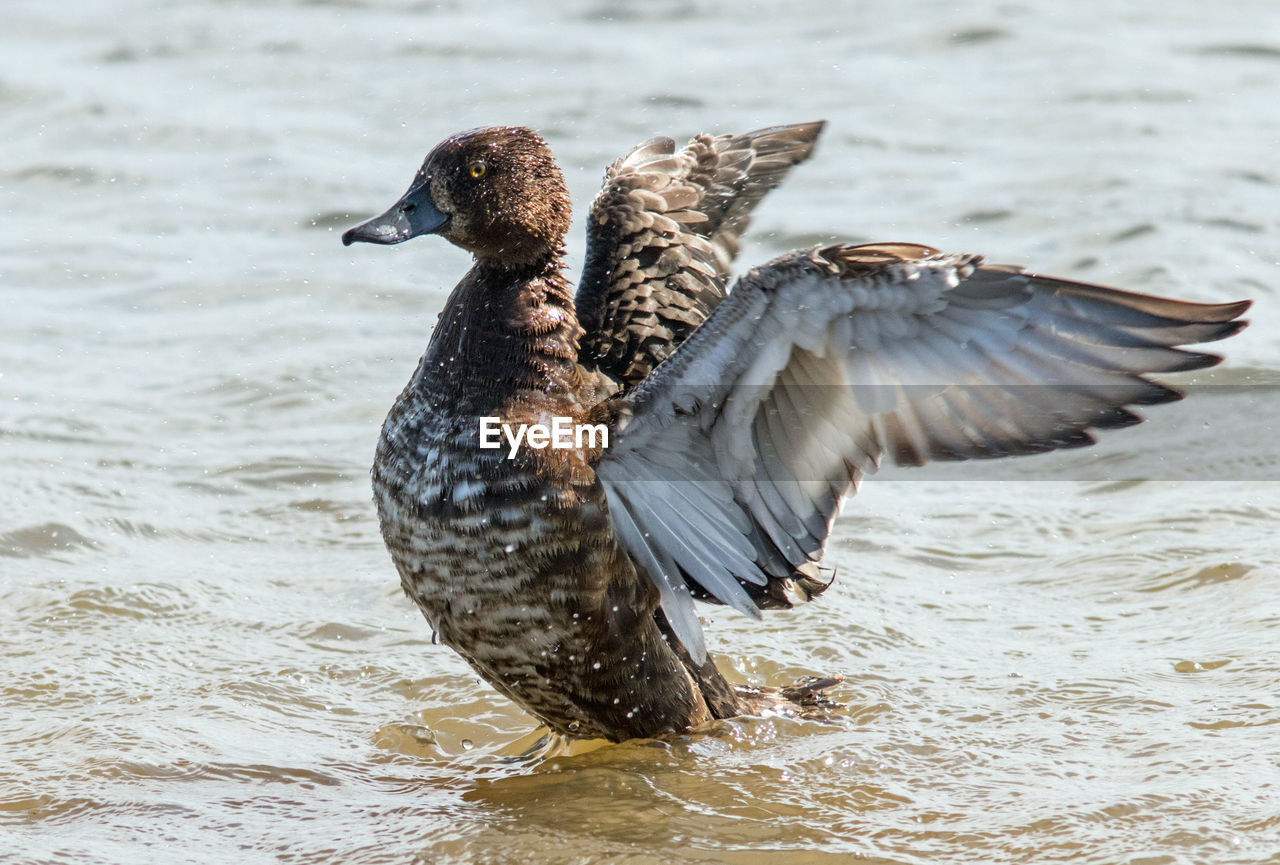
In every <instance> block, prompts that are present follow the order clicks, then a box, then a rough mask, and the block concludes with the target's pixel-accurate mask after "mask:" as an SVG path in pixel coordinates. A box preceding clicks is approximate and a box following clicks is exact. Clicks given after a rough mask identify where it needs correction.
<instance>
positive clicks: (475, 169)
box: [467, 162, 484, 179]
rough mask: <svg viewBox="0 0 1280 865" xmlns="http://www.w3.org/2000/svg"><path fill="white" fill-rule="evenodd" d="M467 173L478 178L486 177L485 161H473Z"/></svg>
mask: <svg viewBox="0 0 1280 865" xmlns="http://www.w3.org/2000/svg"><path fill="white" fill-rule="evenodd" d="M467 173H468V174H470V175H471V176H472V177H475V178H477V179H479V178H481V177H484V163H483V162H473V163H471V164H470V165H468V166H467Z"/></svg>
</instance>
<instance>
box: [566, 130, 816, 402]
mask: <svg viewBox="0 0 1280 865" xmlns="http://www.w3.org/2000/svg"><path fill="white" fill-rule="evenodd" d="M822 126H823V124H822V123H821V122H816V123H802V124H796V125H793V126H775V127H770V128H768V129H759V130H756V131H754V132H748V133H745V134H743V135H721V136H719V137H712V136H710V135H700V136H698V137H696V138H694V139H693V140H692V141H690V142H689V144H688V145H687V146H686V147H685V148H683V149H682V150H679V151H677V150H676V149H675V143H674V142H673V141H672V140H671V139H670V138H653V139H651V140H649V141H646V142H645V143H644V144H641V145H640V146H638V147H636V148H635V149H634V150H632V151H631V152H630V153H628V154H627V155H626V156H624V157H622V158H621V159H619V160H617V161H616V162H614V163H613V164H612V165H610V166H609V168H608V170H607V171H606V173H605V183H604V188H603V189H602V190H601V192H600V194H599V195H598V196H597V197H596V200H595V201H594V202H593V203H592V205H591V213H590V217H589V221H588V226H587V257H586V262H585V263H584V265H583V273H582V280H581V282H580V283H579V286H578V293H577V298H576V301H575V304H576V307H577V311H578V318H579V321H580V322H581V324H582V326H583V328H584V330H585V332H586V333H585V335H584V337H583V340H582V344H581V351H580V352H579V357H580V359H581V360H582V362H583V363H584V364H587V365H588V366H595V367H597V368H598V369H600V370H601V371H603V372H605V373H606V374H608V375H609V376H610V377H611V378H612V379H613V380H614V381H616V382H618V383H619V384H621V385H622V386H623V387H630V386H632V385H634V384H636V383H637V382H639V381H641V380H642V379H643V378H644V377H645V376H646V375H648V374H649V373H650V372H651V371H652V370H653V369H654V368H655V367H657V365H658V364H660V363H661V362H662V361H663V360H665V359H666V358H667V357H668V356H669V355H670V354H671V353H672V352H673V351H674V350H675V349H676V347H677V346H679V345H680V343H681V342H683V341H684V339H685V338H686V337H687V336H688V335H689V334H690V333H692V332H693V331H694V329H696V328H697V327H698V326H699V325H700V324H702V322H703V321H704V320H706V318H707V316H708V315H709V314H710V313H711V310H713V309H714V308H715V307H716V305H717V304H718V303H719V302H720V300H721V299H722V298H723V297H724V295H725V289H726V287H727V282H728V279H729V269H730V265H731V263H732V261H733V258H734V256H735V255H736V254H737V252H738V241H739V238H740V237H741V236H742V233H743V232H744V231H745V230H746V228H747V224H748V222H749V221H750V217H751V212H752V210H754V208H755V206H756V205H757V204H758V203H759V202H760V200H761V199H762V198H763V197H764V196H765V194H766V193H768V192H769V190H771V189H773V188H774V187H776V186H777V185H778V184H779V183H780V182H782V179H783V178H784V177H785V176H786V174H787V172H788V171H789V170H790V169H791V167H792V166H793V165H796V164H797V163H799V162H802V161H804V160H805V159H806V158H808V156H809V154H810V153H812V152H813V146H814V142H815V141H816V139H817V137H818V134H819V133H820V132H821V131H822Z"/></svg>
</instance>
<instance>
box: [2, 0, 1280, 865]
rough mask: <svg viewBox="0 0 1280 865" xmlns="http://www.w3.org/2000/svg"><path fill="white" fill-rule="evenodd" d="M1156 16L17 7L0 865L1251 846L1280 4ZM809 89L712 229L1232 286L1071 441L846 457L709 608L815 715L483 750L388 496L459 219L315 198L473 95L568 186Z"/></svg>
mask: <svg viewBox="0 0 1280 865" xmlns="http://www.w3.org/2000/svg"><path fill="white" fill-rule="evenodd" d="M1147 5H1149V6H1151V7H1152V8H1151V9H1149V10H1147V11H1145V12H1142V13H1141V14H1139V13H1136V12H1134V13H1127V12H1122V11H1117V10H1116V7H1115V5H1114V4H1108V3H1102V2H1095V0H1086V2H1084V3H1083V4H1075V5H1072V6H1069V7H1068V6H1061V7H1050V6H1049V5H1048V4H1040V5H1039V6H1033V5H1031V4H1026V5H1020V4H1005V5H1003V6H999V7H991V8H989V9H985V10H984V9H978V8H974V9H965V8H960V9H957V8H956V7H955V6H953V5H951V4H942V3H931V2H925V0H910V2H907V3H905V4H899V5H898V6H896V7H894V8H893V10H892V11H891V12H890V11H889V10H888V9H887V7H886V8H884V9H881V8H878V7H873V6H868V5H865V4H840V3H835V2H821V3H816V4H809V5H807V6H805V7H804V9H805V10H806V11H803V12H801V11H794V10H793V11H791V12H788V13H785V14H784V13H780V12H777V11H770V10H769V9H766V8H763V7H762V8H755V7H751V6H743V5H741V4H728V3H724V4H716V3H709V4H699V5H696V6H695V4H690V3H677V2H671V3H651V4H647V5H645V7H644V11H643V12H630V13H626V14H623V13H622V11H620V10H619V9H615V8H614V7H613V6H611V5H609V4H605V3H587V2H583V3H568V4H561V6H560V7H559V8H560V9H561V11H559V12H556V13H554V14H553V13H550V12H548V11H546V10H543V9H538V8H537V7H535V6H533V4H527V5H519V4H514V3H499V4H487V5H484V6H483V7H482V6H481V5H480V4H462V3H457V4H442V5H436V4H430V3H415V2H407V0H406V2H394V0H370V2H365V3H355V2H351V3H348V2H330V3H316V2H289V0H277V2H268V3H248V2H198V3H189V4H165V3H159V2H154V0H122V2H118V3H114V4H110V5H109V6H108V4H94V3H89V2H70V3H64V4H56V5H55V4H47V3H35V2H27V0H15V2H11V3H10V4H9V5H8V6H6V10H7V11H6V27H5V28H4V32H3V34H0V109H2V110H0V132H2V133H3V140H4V142H5V144H4V153H5V156H6V158H5V159H4V161H3V164H2V165H0V196H3V201H4V211H5V213H6V215H7V218H6V223H5V230H4V231H3V232H2V233H0V304H2V308H3V310H4V313H3V315H0V374H2V375H0V466H3V475H2V476H0V477H2V478H3V484H0V504H2V505H3V507H2V508H0V748H2V751H0V753H2V754H3V759H2V760H0V860H2V861H4V862H20V863H25V862H75V863H98V862H101V863H122V862H129V863H133V862H148V861H157V862H166V863H180V862H200V863H244V862H272V861H277V862H298V863H302V862H307V863H310V862H343V863H383V862H385V863H401V862H432V863H435V862H446V863H464V862H482V863H507V862H519V861H529V862H539V863H542V862H546V863H570V862H572V863H586V862H610V863H613V862H618V863H649V862H669V861H687V862H728V863H745V865H754V863H761V865H764V863H770V865H772V863H786V865H795V863H827V862H847V861H871V862H898V863H924V862H931V863H932V862H983V863H990V862H1068V861H1069V862H1088V863H1114V862H1131V863H1145V865H1154V863H1209V862H1212V863H1236V862H1239V863H1244V862H1266V861H1272V862H1280V840H1278V839H1280V686H1277V682H1280V581H1278V580H1280V541H1277V539H1276V525H1277V520H1278V519H1280V484H1278V483H1277V482H1278V481H1280V445H1278V444H1277V426H1278V421H1280V401H1277V399H1276V385H1277V383H1278V382H1280V347H1278V344H1277V340H1276V338H1275V333H1276V332H1277V331H1276V327H1277V325H1280V315H1278V314H1277V312H1276V309H1275V307H1276V299H1277V295H1278V294H1280V292H1278V290H1277V289H1278V287H1280V222H1278V221H1277V212H1280V211H1278V207H1277V205H1278V203H1280V169H1278V168H1277V161H1276V153H1277V152H1280V112H1277V110H1276V109H1275V94H1276V92H1277V85H1278V84H1280V41H1277V39H1278V38H1280V37H1277V35H1276V34H1280V7H1276V6H1275V5H1274V4H1273V3H1270V2H1264V0H1251V2H1242V3H1238V4H1235V5H1234V6H1233V7H1232V10H1231V14H1222V15H1219V16H1216V17H1206V16H1205V13H1204V9H1203V6H1202V4H1193V3H1190V2H1185V0H1177V2H1171V3H1165V4H1161V5H1158V6H1157V5H1155V4H1147ZM797 8H798V7H797ZM1058 8H1060V10H1061V11H1054V10H1055V9H1058ZM816 117H825V118H827V119H828V120H829V122H830V126H829V127H828V133H827V135H826V139H825V141H824V142H823V144H822V146H821V148H820V150H819V153H818V154H817V156H816V157H815V158H814V160H813V161H812V162H811V163H810V164H809V165H806V166H804V167H803V168H802V169H801V170H799V171H798V172H797V173H796V174H795V175H794V176H793V178H792V180H791V181H790V182H789V184H788V186H787V188H785V189H783V190H781V191H779V192H778V193H777V194H776V196H775V197H774V199H773V200H771V201H770V202H769V203H768V204H767V205H766V206H765V208H764V209H763V210H762V212H761V214H760V218H759V219H758V220H757V223H756V226H757V230H756V232H755V234H754V240H753V242H752V243H751V244H749V245H748V246H747V248H746V249H745V250H744V253H743V260H744V262H747V263H750V262H753V261H759V260H762V259H763V258H765V257H767V256H769V255H771V254H774V253H776V252H779V251H782V250H784V249H786V248H789V247H792V246H796V245H801V244H805V243H811V242H815V241H817V240H820V239H826V238H829V237H832V236H841V237H847V238H851V239H880V240H916V241H923V242H928V243H932V244H933V245H936V246H941V247H944V248H949V249H957V250H966V251H977V252H986V253H988V254H989V255H990V256H991V257H992V258H993V259H996V260H1010V261H1017V262H1023V263H1027V264H1030V265H1032V266H1034V267H1035V268H1036V269H1039V270H1042V271H1046V272H1051V273H1058V274H1061V275H1063V276H1074V277H1076V278H1081V279H1089V280H1096V281H1101V282H1107V283H1110V284H1115V285H1120V286H1123V287H1127V288H1132V289H1136V290H1144V291H1153V292H1158V293H1167V294H1172V295H1177V296H1183V297H1187V298H1190V299H1196V300H1204V301H1226V300H1234V299H1237V298H1240V297H1254V298H1256V299H1257V300H1258V301H1259V303H1258V306H1257V307H1256V310H1255V312H1254V314H1253V315H1252V318H1253V320H1254V325H1253V327H1252V328H1251V329H1250V330H1249V331H1247V332H1246V333H1245V334H1244V335H1242V336H1241V337H1239V338H1237V339H1233V340H1231V341H1230V342H1229V343H1225V344H1223V346H1222V349H1223V350H1224V351H1225V352H1226V353H1227V354H1228V355H1229V360H1228V363H1227V364H1226V365H1224V366H1223V367H1220V368H1218V369H1216V370H1212V371H1209V372H1206V373H1201V374H1198V376H1197V377H1196V378H1195V379H1192V380H1190V381H1189V382H1187V383H1188V384H1189V386H1190V389H1191V397H1190V398H1189V399H1188V400H1186V401H1185V402H1183V403H1180V404H1178V405H1175V406H1165V407H1158V408H1155V409H1153V410H1151V412H1150V416H1151V417H1152V421H1151V422H1150V423H1149V424H1147V425H1144V426H1143V427H1140V428H1137V429H1134V430H1127V431H1122V432H1118V433H1116V434H1114V435H1111V436H1108V437H1107V439H1106V440H1105V442H1104V443H1103V444H1102V445H1101V446H1099V447H1098V448H1096V449H1093V450H1090V451H1087V452H1077V453H1072V454H1068V455H1061V456H1052V457H1048V458H1044V459H1034V460H1025V461H1012V462H1009V463H1006V464H996V463H991V464H986V465H982V466H959V467H945V468H942V469H930V470H921V471H915V472H905V471H900V472H892V473H891V472H886V473H884V474H883V475H882V476H880V477H879V478H877V479H876V480H873V481H871V482H870V483H868V484H867V485H866V487H865V488H864V490H863V492H862V493H861V494H860V495H859V496H858V497H857V498H856V499H855V500H854V501H852V502H850V503H849V505H848V506H847V508H846V510H845V515H844V516H843V517H842V518H841V520H840V521H839V522H838V523H837V527H836V531H835V535H834V538H833V541H832V544H831V550H830V555H829V561H830V562H831V563H833V564H835V565H836V566H837V568H838V570H839V573H838V578H837V585H836V586H835V588H833V589H832V590H831V591H830V592H829V593H828V594H827V595H826V596H825V597H824V598H823V600H822V602H821V603H819V604H814V605H811V606H810V607H809V608H807V609H803V610H798V611H794V612H790V613H779V614H774V615H771V616H769V617H767V618H766V621H765V623H764V625H762V626H757V625H754V624H752V623H750V622H748V621H746V620H745V619H743V618H742V617H740V616H738V615H736V614H734V613H731V612H724V611H721V610H714V609H708V610H707V613H708V615H709V616H710V617H711V619H712V621H711V622H710V624H709V626H708V630H709V639H710V642H711V644H712V645H713V646H714V647H718V650H719V653H718V658H719V660H720V661H721V663H722V666H725V667H727V668H729V669H731V670H732V671H733V673H734V675H735V676H736V678H737V679H739V680H741V681H750V682H758V683H764V682H771V683H777V682H782V681H787V680H790V679H792V678H795V677H797V676H800V675H805V674H812V673H843V674H844V675H845V676H846V677H847V682H846V684H845V685H843V686H842V687H841V688H840V689H839V690H838V696H839V698H840V699H841V700H842V701H843V702H844V703H845V704H846V706H845V708H844V709H843V710H842V720H841V723H838V724H834V725H822V724H815V723H800V722H795V721H789V720H785V719H743V720H738V721H733V722H728V723H724V724H722V725H721V726H720V727H719V728H718V729H716V730H714V731H712V732H711V733H709V734H706V735H699V736H695V737H690V738H684V739H679V740H676V741H672V742H632V743H627V744H624V745H618V746H609V747H605V748H601V749H598V750H595V751H591V752H590V753H583V754H578V755H573V756H569V755H560V756H550V757H545V758H541V759H535V760H511V759H510V755H512V754H515V753H518V752H519V751H520V749H521V747H522V746H523V745H525V744H527V743H528V741H529V737H528V734H529V733H530V732H531V731H532V729H533V725H532V723H531V722H530V721H529V719H528V718H527V717H525V716H523V715H522V714H521V713H520V712H519V711H518V710H516V709H515V708H513V707H512V706H511V705H510V704H508V703H507V702H506V701H504V700H502V699H501V698H499V697H497V696H496V695H495V694H494V693H493V692H492V691H490V690H489V689H488V688H487V687H485V686H483V685H481V684H479V683H478V682H477V681H476V679H475V677H474V676H473V675H472V674H471V673H470V671H469V670H468V668H466V667H465V665H463V664H462V663H461V662H460V661H459V660H458V659H457V658H456V657H454V656H453V655H452V654H451V653H449V652H448V651H447V650H445V649H443V648H442V647H438V646H432V645H431V643H430V632H429V630H428V629H427V627H426V625H425V623H424V622H423V621H422V620H421V617H420V616H419V614H418V613H417V612H416V611H415V610H414V609H412V607H411V605H410V604H409V603H408V602H407V601H406V600H405V599H404V598H403V597H401V595H400V593H399V589H398V587H397V585H396V579H395V575H394V573H393V570H392V568H391V565H390V563H389V561H388V559H387V557H386V555H385V553H384V552H383V550H382V546H381V542H380V540H379V538H378V537H377V529H376V525H375V523H374V519H373V515H372V506H371V504H370V502H369V493H368V487H367V466H368V462H369V460H370V458H371V454H372V449H373V443H374V441H375V438H376V435H377V428H378V425H379V423H380V422H381V418H382V414H383V413H384V412H385V410H386V408H387V406H388V405H389V404H390V402H391V400H392V399H393V397H394V395H395V394H396V393H397V392H398V390H399V388H400V387H401V385H402V383H403V381H404V380H405V379H406V378H407V377H408V375H409V373H410V371H411V369H412V366H413V363H414V361H415V360H416V358H417V356H418V354H419V353H420V352H421V350H422V349H423V347H424V346H425V344H426V340H427V338H428V335H429V332H430V328H431V326H432V324H433V323H434V319H435V313H436V311H437V309H438V307H439V305H440V304H441V302H442V301H443V297H444V292H446V291H447V290H448V289H449V288H450V287H451V286H452V285H453V283H454V282H455V281H456V280H457V278H458V277H459V276H460V275H461V273H462V272H463V270H464V269H465V267H466V266H467V259H466V256H465V255H463V254H461V253H459V252H457V251H456V250H452V249H449V248H446V247H445V246H444V245H443V244H441V243H432V242H431V241H419V242H415V243H413V244H409V245H406V246H404V247H397V248H395V249H392V250H388V249H372V248H369V249H362V248H353V249H350V250H345V249H343V248H342V247H341V245H340V244H339V242H338V231H339V229H341V228H342V227H345V226H347V225H349V224H351V223H352V222H353V221H354V220H355V218H356V217H358V216H364V215H367V214H368V213H371V212H374V211H375V210H378V209H380V208H381V207H383V206H385V205H386V204H388V203H389V202H390V201H391V200H393V199H394V197H395V196H397V195H398V194H399V193H400V192H401V191H402V190H403V188H404V186H405V185H406V184H407V183H408V181H409V178H410V177H411V175H412V171H413V169H414V168H415V167H416V165H417V163H418V161H419V160H420V159H421V156H422V155H423V154H424V153H425V152H426V150H427V149H428V148H429V147H430V146H431V145H433V144H434V143H435V142H436V141H437V140H438V139H439V138H441V137H443V136H444V135H446V134H448V133H450V132H453V131H456V130H458V129H463V128H467V127H471V126H477V125H481V124H485V123H525V124H529V125H532V126H534V127H536V128H538V129H540V130H541V131H543V132H544V134H545V135H546V136H547V137H548V138H549V139H550V140H551V142H552V144H553V146H554V147H555V149H556V151H557V153H558V154H559V156H560V158H561V160H562V162H563V164H564V166H565V168H566V172H567V174H568V177H569V180H570V184H571V186H572V188H573V191H574V194H575V200H576V201H577V202H578V204H579V207H580V208H582V207H584V206H585V204H586V202H587V201H588V200H589V198H590V196H591V195H592V194H593V192H594V189H595V187H596V184H597V183H598V180H599V176H600V172H601V170H602V168H603V166H604V164H605V163H607V162H608V161H609V160H610V159H612V158H614V157H615V156H617V155H618V154H620V153H621V152H623V151H624V150H625V149H626V148H627V147H629V146H630V145H632V144H633V143H635V142H637V141H639V140H641V139H643V138H645V137H648V136H649V135H651V134H654V133H658V132H663V133H671V134H676V135H682V136H683V135H689V134H692V133H694V132H697V131H701V130H704V129H705V130H709V131H721V130H742V129H747V128H752V127H755V126H762V125H767V124H772V123H778V122H787V121H795V120H804V119H811V118H816ZM573 246H574V249H573V251H574V253H575V254H577V253H580V251H581V234H580V228H579V233H578V234H575V236H574V240H573Z"/></svg>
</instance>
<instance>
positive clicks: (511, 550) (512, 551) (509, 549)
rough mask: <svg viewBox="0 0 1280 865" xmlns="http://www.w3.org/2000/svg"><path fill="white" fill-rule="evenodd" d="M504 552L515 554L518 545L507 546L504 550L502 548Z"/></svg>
mask: <svg viewBox="0 0 1280 865" xmlns="http://www.w3.org/2000/svg"><path fill="white" fill-rule="evenodd" d="M502 551H503V552H504V553H514V552H515V551H516V545H515V544H507V545H506V546H505V547H503V548H502Z"/></svg>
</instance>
